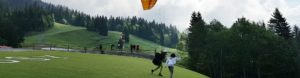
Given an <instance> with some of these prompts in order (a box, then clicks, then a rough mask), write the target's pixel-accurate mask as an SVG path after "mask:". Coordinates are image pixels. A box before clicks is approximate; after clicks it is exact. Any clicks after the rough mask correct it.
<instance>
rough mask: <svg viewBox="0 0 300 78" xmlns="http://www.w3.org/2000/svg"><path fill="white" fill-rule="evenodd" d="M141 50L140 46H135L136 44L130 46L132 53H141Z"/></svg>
mask: <svg viewBox="0 0 300 78" xmlns="http://www.w3.org/2000/svg"><path fill="white" fill-rule="evenodd" d="M139 50H140V45H134V44H131V45H130V52H133V51H139Z"/></svg>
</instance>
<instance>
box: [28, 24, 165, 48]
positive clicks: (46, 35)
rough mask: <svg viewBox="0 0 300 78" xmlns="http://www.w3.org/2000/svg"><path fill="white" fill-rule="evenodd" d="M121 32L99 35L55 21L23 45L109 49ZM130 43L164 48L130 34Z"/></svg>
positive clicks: (144, 46) (145, 46)
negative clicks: (47, 28) (51, 26)
mask: <svg viewBox="0 0 300 78" xmlns="http://www.w3.org/2000/svg"><path fill="white" fill-rule="evenodd" d="M120 35H121V33H120V32H116V31H109V35H108V36H101V35H99V34H98V33H95V32H90V31H87V30H86V29H85V28H83V27H78V26H71V25H64V24H59V23H55V25H54V27H53V28H52V29H50V30H48V31H46V32H43V33H39V34H36V35H31V36H28V37H26V38H25V41H24V43H23V46H25V47H32V46H33V45H49V44H52V45H55V46H56V47H63V48H67V47H68V45H70V47H71V48H75V49H82V48H83V47H88V48H89V49H95V47H96V46H97V45H99V44H102V45H103V46H104V48H105V49H110V48H109V47H110V44H114V45H117V41H118V39H119V38H120ZM130 44H139V45H140V46H141V48H142V49H143V50H151V51H153V50H154V49H155V48H165V47H163V46H160V45H159V44H156V43H153V42H151V41H148V40H144V39H141V38H139V37H136V36H133V35H130V43H128V44H126V45H125V48H126V49H128V47H129V45H130Z"/></svg>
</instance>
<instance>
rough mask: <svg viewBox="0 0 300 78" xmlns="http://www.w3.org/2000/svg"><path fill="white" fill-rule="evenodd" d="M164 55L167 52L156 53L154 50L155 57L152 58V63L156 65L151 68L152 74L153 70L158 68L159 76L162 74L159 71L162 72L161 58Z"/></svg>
mask: <svg viewBox="0 0 300 78" xmlns="http://www.w3.org/2000/svg"><path fill="white" fill-rule="evenodd" d="M166 55H167V52H163V51H162V52H161V53H156V52H155V58H154V59H153V60H152V63H153V64H154V65H156V66H157V67H156V68H155V69H152V70H151V73H152V74H153V72H155V71H156V70H158V69H160V71H159V74H158V75H159V76H163V75H162V74H161V72H162V70H163V66H162V62H163V60H164V59H165V57H166Z"/></svg>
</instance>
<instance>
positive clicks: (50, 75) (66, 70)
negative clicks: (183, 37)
mask: <svg viewBox="0 0 300 78" xmlns="http://www.w3.org/2000/svg"><path fill="white" fill-rule="evenodd" d="M5 57H6V59H14V60H18V61H20V62H18V63H10V64H7V63H3V62H4V61H3V60H4V59H5ZM0 58H1V59H2V60H0V69H1V70H0V73H1V75H0V77H1V78H169V77H168V70H167V69H164V70H163V71H164V72H163V74H164V75H165V76H164V77H159V76H158V75H157V74H156V73H155V74H153V75H152V74H151V73H150V69H152V68H154V65H153V64H152V63H151V61H150V60H146V59H141V58H133V57H124V56H113V55H97V54H82V53H66V52H40V51H34V52H1V53H0ZM43 59H48V60H43ZM175 71H176V73H175V77H176V78H207V77H206V76H204V75H201V74H198V73H196V72H193V71H190V70H187V69H184V68H181V67H176V68H175Z"/></svg>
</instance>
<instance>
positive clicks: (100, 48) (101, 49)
mask: <svg viewBox="0 0 300 78" xmlns="http://www.w3.org/2000/svg"><path fill="white" fill-rule="evenodd" d="M99 50H100V53H101V54H104V51H103V47H102V44H100V45H99Z"/></svg>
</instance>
